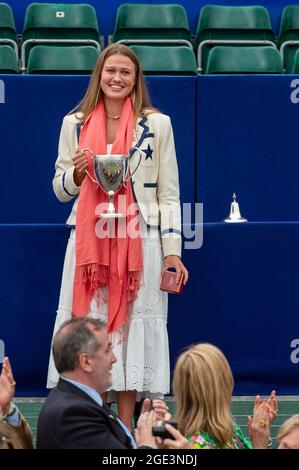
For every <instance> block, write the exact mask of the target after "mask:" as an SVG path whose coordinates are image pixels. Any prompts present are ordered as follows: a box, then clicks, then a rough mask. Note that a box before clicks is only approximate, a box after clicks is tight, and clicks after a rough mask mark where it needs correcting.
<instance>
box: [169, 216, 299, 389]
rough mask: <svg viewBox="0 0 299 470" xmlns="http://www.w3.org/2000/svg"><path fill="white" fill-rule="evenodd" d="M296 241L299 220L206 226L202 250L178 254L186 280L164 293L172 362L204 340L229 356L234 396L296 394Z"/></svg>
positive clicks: (298, 325)
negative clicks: (178, 291) (179, 290)
mask: <svg viewBox="0 0 299 470" xmlns="http://www.w3.org/2000/svg"><path fill="white" fill-rule="evenodd" d="M298 239H299V223H264V224H263V223H246V224H225V223H219V224H205V225H204V243H203V246H202V248H201V249H200V250H199V251H196V252H194V251H193V250H188V251H185V253H184V262H185V263H186V265H187V267H188V269H189V272H190V282H189V285H187V286H186V288H185V291H184V292H183V294H182V296H179V297H176V296H175V297H174V296H173V297H172V296H169V297H170V306H169V316H168V328H169V334H170V348H171V358H172V361H173V360H174V358H175V357H176V356H177V355H178V353H179V351H180V350H181V349H182V348H184V347H186V346H187V345H189V344H191V343H197V342H210V343H213V344H215V345H217V346H218V347H220V348H221V349H222V350H223V351H224V353H225V354H226V356H227V357H228V359H229V362H230V364H231V366H232V369H233V373H234V377H235V380H236V387H235V391H234V393H235V394H240V395H254V394H256V393H263V394H269V393H270V392H271V390H272V389H273V388H274V389H276V390H277V393H278V394H280V395H283V394H297V395H298V394H299V382H298V371H299V364H293V363H292V362H291V360H290V355H291V352H292V351H293V350H292V349H291V348H290V343H291V341H292V340H293V339H295V338H298V331H299V317H298V311H299V293H298V282H299V275H298V259H299V245H298ZM172 365H173V363H172Z"/></svg>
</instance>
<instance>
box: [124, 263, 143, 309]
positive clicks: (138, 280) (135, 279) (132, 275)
mask: <svg viewBox="0 0 299 470" xmlns="http://www.w3.org/2000/svg"><path fill="white" fill-rule="evenodd" d="M142 283H143V280H142V271H129V273H128V285H127V288H126V291H127V302H128V303H132V302H134V301H135V300H136V299H137V297H138V290H139V289H140V287H141V286H142Z"/></svg>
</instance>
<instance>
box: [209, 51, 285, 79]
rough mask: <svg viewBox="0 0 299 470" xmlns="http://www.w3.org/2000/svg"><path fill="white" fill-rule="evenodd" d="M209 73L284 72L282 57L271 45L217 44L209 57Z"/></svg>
mask: <svg viewBox="0 0 299 470" xmlns="http://www.w3.org/2000/svg"><path fill="white" fill-rule="evenodd" d="M206 73H207V74H227V73H246V74H249V73H263V74H264V73H279V74H280V73H283V67H282V62H281V57H280V54H279V52H278V50H277V49H275V48H274V47H271V46H259V47H251V46H250V47H238V46H233V47H230V46H227V47H225V46H215V47H214V48H213V49H212V50H211V52H210V54H209V58H208V64H207V70H206Z"/></svg>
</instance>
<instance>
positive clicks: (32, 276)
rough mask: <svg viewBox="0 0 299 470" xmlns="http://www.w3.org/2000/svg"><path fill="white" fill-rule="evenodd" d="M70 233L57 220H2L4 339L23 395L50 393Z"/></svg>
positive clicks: (1, 324) (1, 325)
mask: <svg viewBox="0 0 299 470" xmlns="http://www.w3.org/2000/svg"><path fill="white" fill-rule="evenodd" d="M68 232H69V230H68V229H67V228H66V227H64V226H55V225H44V226H37V225H23V226H22V225H21V226H20V225H7V226H5V225H0V246H1V269H2V275H1V276H0V292H1V322H0V338H1V339H2V340H3V341H4V343H5V352H6V354H7V355H8V356H9V357H10V358H11V361H12V365H13V370H14V375H15V379H16V382H17V384H18V386H17V393H18V395H19V396H39V395H43V394H44V393H45V384H46V374H47V363H48V359H49V348H50V343H51V337H52V332H53V326H54V321H55V315H56V309H57V304H58V296H59V289H60V279H61V273H62V265H63V260H64V253H65V248H66V243H67V237H68Z"/></svg>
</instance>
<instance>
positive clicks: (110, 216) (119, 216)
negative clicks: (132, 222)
mask: <svg viewBox="0 0 299 470" xmlns="http://www.w3.org/2000/svg"><path fill="white" fill-rule="evenodd" d="M124 218H125V215H124V214H121V213H120V212H113V213H108V212H106V213H105V214H101V215H100V219H124Z"/></svg>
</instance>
